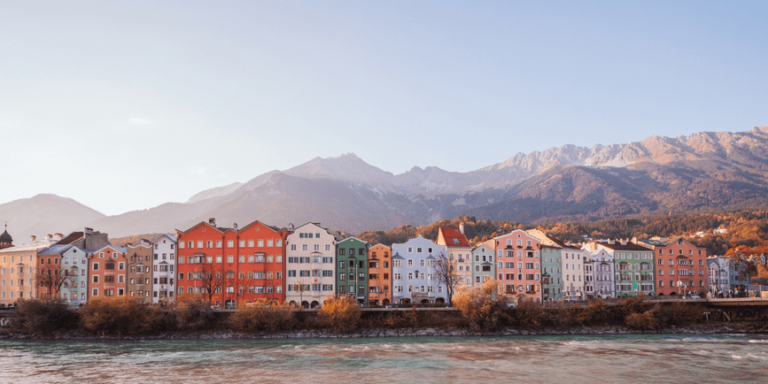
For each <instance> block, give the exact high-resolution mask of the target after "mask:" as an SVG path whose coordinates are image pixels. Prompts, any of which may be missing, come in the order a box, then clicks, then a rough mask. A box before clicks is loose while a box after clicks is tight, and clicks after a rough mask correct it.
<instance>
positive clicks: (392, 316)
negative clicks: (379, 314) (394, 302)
mask: <svg viewBox="0 0 768 384" xmlns="http://www.w3.org/2000/svg"><path fill="white" fill-rule="evenodd" d="M381 323H382V325H383V326H384V327H385V328H390V329H400V328H411V329H418V328H419V314H418V313H417V312H416V308H412V309H411V310H410V311H397V312H390V313H388V314H387V316H386V317H385V318H384V320H383V321H382V322H381Z"/></svg>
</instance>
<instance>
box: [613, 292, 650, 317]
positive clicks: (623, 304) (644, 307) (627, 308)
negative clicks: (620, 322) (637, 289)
mask: <svg viewBox="0 0 768 384" xmlns="http://www.w3.org/2000/svg"><path fill="white" fill-rule="evenodd" d="M615 309H616V311H617V315H618V316H620V319H626V318H627V316H629V315H631V314H634V313H645V312H646V311H648V310H649V309H651V304H649V303H646V302H645V295H642V294H641V295H639V296H637V297H628V298H626V299H622V300H621V301H620V302H619V304H618V305H617V306H616V308H615Z"/></svg>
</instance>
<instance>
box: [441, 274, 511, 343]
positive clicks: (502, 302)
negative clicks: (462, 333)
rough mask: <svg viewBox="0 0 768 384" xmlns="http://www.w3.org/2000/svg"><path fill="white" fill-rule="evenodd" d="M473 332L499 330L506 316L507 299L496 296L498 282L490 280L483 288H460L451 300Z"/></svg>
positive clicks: (507, 316)
mask: <svg viewBox="0 0 768 384" xmlns="http://www.w3.org/2000/svg"><path fill="white" fill-rule="evenodd" d="M451 302H452V303H453V305H454V306H455V307H457V308H459V310H460V311H461V315H462V316H463V317H464V319H465V320H466V321H467V324H468V326H469V328H470V329H472V330H473V331H480V330H483V331H493V330H496V329H498V328H499V326H500V325H501V323H502V320H504V319H505V318H509V315H507V314H506V309H507V299H506V297H504V296H502V297H499V296H498V295H497V294H496V280H493V279H489V280H487V281H486V282H485V283H483V286H482V287H470V288H467V287H465V286H461V287H459V289H458V291H457V292H456V294H454V295H453V298H452V299H451Z"/></svg>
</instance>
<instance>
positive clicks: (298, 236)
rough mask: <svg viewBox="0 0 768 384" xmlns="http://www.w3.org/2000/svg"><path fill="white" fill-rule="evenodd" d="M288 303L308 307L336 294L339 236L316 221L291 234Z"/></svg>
mask: <svg viewBox="0 0 768 384" xmlns="http://www.w3.org/2000/svg"><path fill="white" fill-rule="evenodd" d="M285 247H286V251H285V254H286V256H287V258H288V260H287V263H286V265H285V270H286V281H285V282H286V295H285V302H287V303H289V304H291V305H295V306H303V307H307V308H314V307H317V306H318V305H322V304H323V302H324V301H325V299H326V297H328V295H333V294H334V292H335V291H334V288H335V287H334V283H335V282H336V279H335V277H334V275H335V270H336V262H335V255H336V238H335V237H334V236H333V235H331V234H330V233H328V230H326V229H325V228H323V227H320V225H319V224H316V223H307V224H304V225H302V226H300V227H298V228H296V230H295V231H294V232H293V233H292V234H290V235H288V237H287V238H286V243H285Z"/></svg>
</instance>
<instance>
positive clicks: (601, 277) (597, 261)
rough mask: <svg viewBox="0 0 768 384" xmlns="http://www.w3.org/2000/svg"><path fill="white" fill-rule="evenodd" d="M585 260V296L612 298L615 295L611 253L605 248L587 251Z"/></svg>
mask: <svg viewBox="0 0 768 384" xmlns="http://www.w3.org/2000/svg"><path fill="white" fill-rule="evenodd" d="M588 252H589V254H588V255H587V256H586V258H587V260H586V261H585V262H584V271H585V272H584V273H585V279H586V278H587V276H589V279H588V281H587V282H586V284H585V293H586V295H587V297H594V298H601V299H607V298H613V297H616V292H615V290H614V288H615V285H614V281H613V270H614V266H613V255H611V254H610V253H609V252H607V251H606V250H605V249H598V250H595V251H588Z"/></svg>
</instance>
